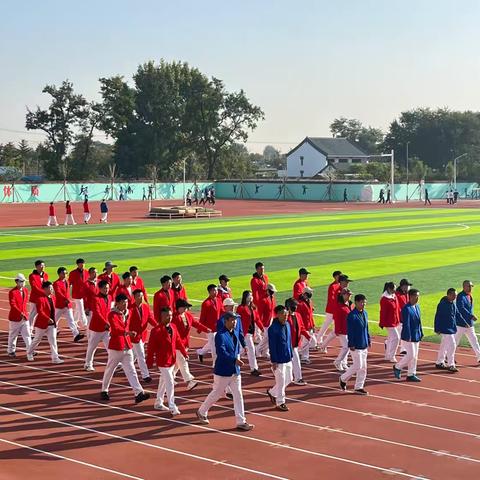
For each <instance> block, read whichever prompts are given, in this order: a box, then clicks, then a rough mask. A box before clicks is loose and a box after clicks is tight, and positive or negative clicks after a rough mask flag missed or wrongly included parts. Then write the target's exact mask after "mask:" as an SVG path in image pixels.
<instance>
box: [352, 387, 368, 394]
mask: <svg viewBox="0 0 480 480" xmlns="http://www.w3.org/2000/svg"><path fill="white" fill-rule="evenodd" d="M354 392H355V393H356V394H357V395H368V392H367V391H366V390H365V389H364V388H357V389H355V390H354Z"/></svg>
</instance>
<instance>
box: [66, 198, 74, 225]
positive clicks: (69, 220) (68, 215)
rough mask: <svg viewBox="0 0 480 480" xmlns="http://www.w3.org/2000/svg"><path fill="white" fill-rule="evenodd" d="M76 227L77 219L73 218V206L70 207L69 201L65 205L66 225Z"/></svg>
mask: <svg viewBox="0 0 480 480" xmlns="http://www.w3.org/2000/svg"><path fill="white" fill-rule="evenodd" d="M69 224H71V225H76V224H77V222H75V219H74V218H73V213H72V206H71V205H70V200H67V203H66V204H65V222H64V225H69Z"/></svg>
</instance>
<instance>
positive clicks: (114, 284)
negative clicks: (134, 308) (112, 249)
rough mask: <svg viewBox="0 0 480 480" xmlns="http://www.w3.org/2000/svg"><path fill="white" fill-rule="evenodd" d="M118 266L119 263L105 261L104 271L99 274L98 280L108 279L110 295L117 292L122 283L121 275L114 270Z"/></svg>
mask: <svg viewBox="0 0 480 480" xmlns="http://www.w3.org/2000/svg"><path fill="white" fill-rule="evenodd" d="M117 266H118V265H115V264H114V263H112V262H110V261H108V262H105V268H104V269H103V273H102V274H101V275H99V276H98V281H100V280H106V281H107V282H108V284H109V285H110V295H112V297H113V296H114V295H115V294H116V290H117V288H118V287H119V285H120V277H119V276H118V275H117V274H116V273H115V272H114V271H113V270H114V269H115V268H117Z"/></svg>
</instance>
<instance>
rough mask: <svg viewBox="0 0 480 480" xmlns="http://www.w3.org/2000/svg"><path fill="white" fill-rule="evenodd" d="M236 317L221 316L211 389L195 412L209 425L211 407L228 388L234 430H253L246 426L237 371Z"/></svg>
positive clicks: (238, 365)
mask: <svg viewBox="0 0 480 480" xmlns="http://www.w3.org/2000/svg"><path fill="white" fill-rule="evenodd" d="M236 323H237V316H236V315H235V314H234V313H233V312H227V313H226V314H225V315H224V325H223V326H220V330H217V334H216V335H215V349H216V352H217V358H216V359H215V366H214V369H213V388H212V391H211V392H210V393H209V395H208V397H207V398H206V399H205V401H204V402H203V403H202V405H201V406H200V408H199V409H198V411H197V418H198V420H199V421H200V423H202V424H203V425H208V424H209V423H210V422H209V421H208V417H207V415H208V411H209V410H210V407H211V406H212V405H213V404H214V403H215V402H216V401H217V400H218V399H219V398H220V397H221V396H222V395H223V394H224V392H225V389H226V388H227V387H230V389H231V392H232V396H233V409H234V411H235V419H236V422H237V429H238V430H243V431H248V430H252V428H253V425H251V424H249V423H248V422H247V419H246V417H245V408H244V405H243V395H242V381H241V376H240V367H241V366H242V365H243V362H242V361H241V360H240V338H239V337H238V333H237V330H236V328H235V327H236Z"/></svg>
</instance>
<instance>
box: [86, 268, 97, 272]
mask: <svg viewBox="0 0 480 480" xmlns="http://www.w3.org/2000/svg"><path fill="white" fill-rule="evenodd" d="M96 269H97V267H90V268H89V269H88V273H93V272H94V271H95V270H96Z"/></svg>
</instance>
